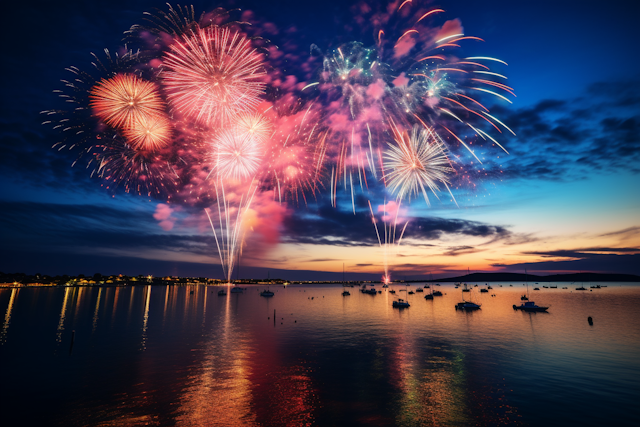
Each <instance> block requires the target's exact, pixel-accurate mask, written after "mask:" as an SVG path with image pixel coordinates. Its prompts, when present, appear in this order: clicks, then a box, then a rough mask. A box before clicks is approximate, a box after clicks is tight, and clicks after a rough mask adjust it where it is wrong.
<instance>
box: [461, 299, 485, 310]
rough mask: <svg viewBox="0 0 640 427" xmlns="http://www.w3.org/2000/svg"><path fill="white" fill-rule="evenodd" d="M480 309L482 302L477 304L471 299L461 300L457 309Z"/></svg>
mask: <svg viewBox="0 0 640 427" xmlns="http://www.w3.org/2000/svg"><path fill="white" fill-rule="evenodd" d="M479 309H480V304H476V303H474V302H471V301H463V302H459V303H458V304H457V305H456V310H479Z"/></svg>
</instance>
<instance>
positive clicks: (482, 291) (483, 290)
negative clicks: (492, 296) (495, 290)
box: [480, 288, 489, 293]
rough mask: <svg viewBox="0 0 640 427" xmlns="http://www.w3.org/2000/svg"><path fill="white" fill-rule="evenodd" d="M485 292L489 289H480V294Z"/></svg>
mask: <svg viewBox="0 0 640 427" xmlns="http://www.w3.org/2000/svg"><path fill="white" fill-rule="evenodd" d="M485 292H489V289H487V288H481V289H480V293H485Z"/></svg>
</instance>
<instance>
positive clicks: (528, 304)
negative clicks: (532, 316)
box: [513, 269, 549, 311]
mask: <svg viewBox="0 0 640 427" xmlns="http://www.w3.org/2000/svg"><path fill="white" fill-rule="evenodd" d="M524 273H525V275H526V274H527V270H526V269H525V270H524ZM526 280H527V295H523V296H522V297H520V299H521V300H523V301H525V302H524V303H522V304H520V305H515V304H513V309H514V310H524V311H547V309H549V307H542V306H539V305H536V303H535V302H533V301H529V280H528V276H527V278H526Z"/></svg>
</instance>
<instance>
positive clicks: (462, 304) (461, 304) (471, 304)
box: [456, 284, 480, 310]
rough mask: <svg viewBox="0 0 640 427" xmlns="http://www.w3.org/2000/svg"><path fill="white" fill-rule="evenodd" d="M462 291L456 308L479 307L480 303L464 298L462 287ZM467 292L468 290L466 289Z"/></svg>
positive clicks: (476, 308)
mask: <svg viewBox="0 0 640 427" xmlns="http://www.w3.org/2000/svg"><path fill="white" fill-rule="evenodd" d="M465 285H466V284H465ZM465 287H466V286H465ZM462 292H463V293H462V302H459V303H458V304H456V310H478V309H480V304H476V303H474V302H471V301H467V300H465V299H464V289H463V290H462ZM467 292H469V291H467Z"/></svg>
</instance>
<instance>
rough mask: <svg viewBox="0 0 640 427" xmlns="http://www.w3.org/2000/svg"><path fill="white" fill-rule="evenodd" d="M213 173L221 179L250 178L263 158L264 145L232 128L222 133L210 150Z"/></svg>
mask: <svg viewBox="0 0 640 427" xmlns="http://www.w3.org/2000/svg"><path fill="white" fill-rule="evenodd" d="M210 156H211V163H212V164H213V169H212V170H213V171H214V172H215V173H217V175H218V177H220V178H222V179H235V180H243V179H246V178H250V177H252V176H253V175H254V174H255V173H256V171H257V170H258V167H259V166H260V164H261V160H262V158H263V156H264V145H263V144H262V143H261V142H260V141H257V140H256V139H255V138H252V137H249V136H247V135H242V134H240V133H239V132H238V131H237V129H236V128H235V127H234V128H232V129H226V130H224V131H222V132H221V133H220V134H219V135H218V137H217V138H216V139H215V140H214V142H213V144H212V150H211V154H210Z"/></svg>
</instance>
